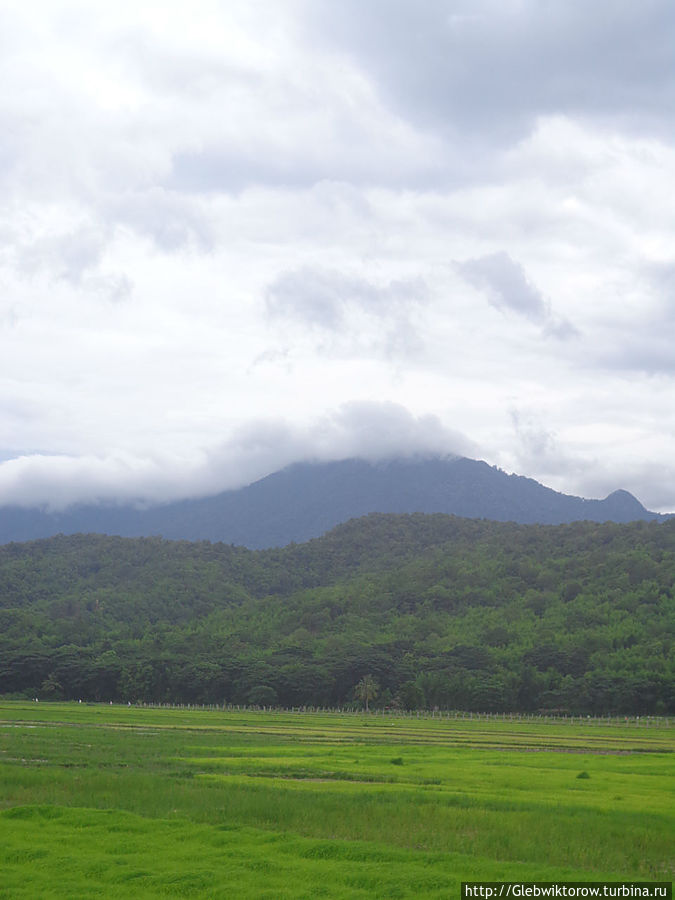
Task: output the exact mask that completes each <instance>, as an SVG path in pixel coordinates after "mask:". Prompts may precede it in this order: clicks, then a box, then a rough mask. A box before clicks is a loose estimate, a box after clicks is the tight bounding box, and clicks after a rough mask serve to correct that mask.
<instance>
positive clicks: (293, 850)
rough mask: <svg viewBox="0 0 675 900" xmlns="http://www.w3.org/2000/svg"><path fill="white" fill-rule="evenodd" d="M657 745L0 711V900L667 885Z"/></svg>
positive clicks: (515, 733) (666, 794) (331, 721)
mask: <svg viewBox="0 0 675 900" xmlns="http://www.w3.org/2000/svg"><path fill="white" fill-rule="evenodd" d="M674 747H675V728H673V726H672V725H670V726H664V725H661V726H657V725H650V726H645V725H641V726H639V727H638V726H637V725H636V724H635V723H634V722H633V723H632V724H613V725H603V724H598V723H597V722H593V721H591V722H588V723H581V724H579V723H575V724H556V725H554V724H550V723H549V724H544V723H542V724H540V723H536V722H518V721H494V720H493V721H488V722H485V721H480V722H477V721H468V720H464V721H462V720H448V719H440V720H439V719H404V718H400V719H398V718H392V717H379V716H368V717H366V716H354V715H344V716H340V715H328V714H301V713H293V714H288V713H287V714H284V713H269V712H268V713H265V712H259V713H255V712H222V711H208V710H169V709H144V708H135V707H131V708H128V707H109V706H88V705H85V704H47V703H40V704H34V703H32V704H30V703H19V702H2V703H0V873H1V879H0V898H5V897H25V898H31V900H32V898H36V897H40V898H43V897H44V898H50V897H54V898H56V897H62V898H73V897H78V898H79V897H125V898H126V897H147V898H153V897H170V896H176V897H208V898H228V900H230V898H235V900H238V898H249V897H250V898H314V897H327V898H343V897H344V898H357V897H363V898H365V897H381V898H397V897H438V898H441V897H457V898H458V897H459V885H460V882H461V881H463V880H472V879H483V880H494V881H501V880H534V879H539V880H549V881H552V880H562V879H566V880H578V881H583V880H622V879H634V880H661V881H662V880H669V879H671V878H672V877H673V867H674V865H675V862H674V857H675V852H674V851H675V848H674V846H673V834H675V803H674V802H673V801H674V798H673V773H674V771H675V765H674V763H675V756H673V749H674Z"/></svg>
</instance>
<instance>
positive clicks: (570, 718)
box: [118, 700, 675, 727]
mask: <svg viewBox="0 0 675 900" xmlns="http://www.w3.org/2000/svg"><path fill="white" fill-rule="evenodd" d="M118 705H130V706H133V707H136V708H139V707H140V708H143V709H187V710H191V711H193V710H194V711H197V710H206V711H209V710H210V711H213V712H247V713H276V714H285V715H292V714H294V713H295V714H307V713H311V714H312V715H325V716H338V715H339V716H345V715H352V716H355V717H356V716H368V718H391V719H438V720H439V721H440V720H443V719H444V720H460V721H461V720H465V721H483V722H490V721H492V722H541V723H542V724H543V723H546V722H549V723H560V724H575V723H576V724H580V723H582V722H585V723H586V724H590V725H637V726H644V727H654V726H655V727H670V726H672V725H674V724H675V718H674V717H672V716H626V715H624V716H621V715H618V716H617V715H606V716H588V715H585V716H583V715H571V714H570V715H564V714H551V713H517V712H510V713H497V712H475V711H462V710H443V709H412V710H406V709H371V710H369V711H368V712H366V711H365V710H364V709H359V708H357V707H353V706H343V707H340V706H336V707H326V706H291V707H283V706H247V705H245V704H237V703H224V704H222V705H220V704H217V703H152V702H146V701H140V700H139V701H136V702H135V703H132V704H118Z"/></svg>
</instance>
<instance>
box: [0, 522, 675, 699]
mask: <svg viewBox="0 0 675 900" xmlns="http://www.w3.org/2000/svg"><path fill="white" fill-rule="evenodd" d="M674 583H675V522H673V521H669V522H665V523H656V522H652V523H647V522H636V523H633V524H628V525H617V524H611V523H606V524H602V525H600V524H595V523H591V522H583V523H575V524H572V525H558V526H541V525H514V524H502V523H495V522H487V521H480V520H467V519H459V518H454V517H452V516H445V515H422V514H418V515H371V516H367V517H365V518H363V519H358V520H353V521H350V522H348V523H346V524H345V525H342V526H339V527H338V528H336V529H335V530H334V531H332V532H330V533H329V534H327V535H326V536H324V537H322V538H319V539H315V540H312V541H309V542H308V543H306V544H298V545H290V546H288V547H286V548H284V549H276V550H265V551H250V550H246V549H243V548H239V547H232V546H229V545H224V544H210V543H207V542H203V543H188V542H175V543H174V542H169V541H164V540H161V539H159V538H144V539H129V538H111V537H103V536H100V535H75V536H70V537H64V536H58V537H55V538H50V539H47V540H41V541H35V542H31V543H25V544H9V545H6V546H4V547H1V548H0V693H3V694H5V695H25V696H39V697H43V698H49V697H53V698H57V697H65V698H73V699H77V698H82V699H98V700H107V699H113V700H127V699H129V700H153V701H176V702H200V703H201V702H214V703H215V702H217V703H222V702H223V701H227V702H233V703H247V702H250V703H259V704H265V705H271V704H280V705H284V706H298V705H305V704H313V705H314V704H316V705H336V704H344V703H352V702H354V689H355V686H356V684H357V683H358V682H359V680H360V679H361V678H363V676H365V675H371V676H373V678H374V679H376V681H377V682H378V683H379V687H380V692H379V697H378V699H377V701H376V702H377V703H379V704H383V705H399V706H402V707H405V708H415V707H430V706H431V707H433V706H440V707H443V708H455V709H474V710H486V711H487V710H490V711H501V710H522V711H525V710H542V709H546V710H552V709H555V710H560V711H563V710H564V711H567V712H571V713H577V714H578V713H590V714H604V713H610V712H611V713H626V714H628V713H634V714H648V713H665V712H672V711H675V701H674V698H673V684H674V677H673V676H674V674H675V672H674V667H673V634H674V632H675V602H674V600H673V586H674Z"/></svg>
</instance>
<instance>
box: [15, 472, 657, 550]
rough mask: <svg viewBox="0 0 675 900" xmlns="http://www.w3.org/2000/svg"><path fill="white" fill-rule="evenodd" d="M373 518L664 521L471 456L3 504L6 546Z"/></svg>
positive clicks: (314, 532) (303, 531) (300, 531)
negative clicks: (187, 496)
mask: <svg viewBox="0 0 675 900" xmlns="http://www.w3.org/2000/svg"><path fill="white" fill-rule="evenodd" d="M372 512H378V513H416V512H421V513H446V514H452V515H456V516H462V517H465V518H470V519H492V520H495V521H500V522H508V521H512V522H517V523H520V524H547V525H557V524H563V523H567V522H574V521H584V520H590V521H596V522H605V521H611V522H618V523H625V522H632V521H637V520H645V521H649V520H654V519H661V518H664V517H662V516H660V515H658V514H657V513H653V512H650V511H649V510H647V509H645V507H644V506H643V505H642V504H641V503H640V502H639V501H638V500H636V498H635V497H633V496H632V495H631V494H629V493H628V492H627V491H623V490H619V491H615V492H614V493H612V494H610V495H609V496H608V497H607V498H605V499H604V500H586V499H583V498H581V497H574V496H569V495H567V494H561V493H558V492H557V491H554V490H552V489H551V488H547V487H545V486H544V485H542V484H539V483H538V482H537V481H534V480H533V479H531V478H525V477H523V476H519V475H507V474H506V473H505V472H503V471H501V470H500V469H497V468H495V467H493V466H489V465H488V464H487V463H485V462H481V461H477V460H472V459H466V458H462V457H460V458H453V459H395V460H389V461H386V462H379V463H371V462H367V461H365V460H361V459H349V460H342V461H339V462H328V463H297V464H295V465H292V466H289V467H288V468H286V469H283V470H282V471H280V472H275V473H274V474H272V475H268V476H267V477H265V478H262V479H260V480H259V481H256V482H254V483H253V484H250V485H248V486H246V487H243V488H240V489H238V490H231V491H225V492H223V493H219V494H217V495H215V496H212V497H206V498H200V499H193V500H181V501H177V502H173V503H167V504H162V505H159V506H154V507H151V508H149V509H138V508H136V507H134V506H133V505H126V506H122V505H119V506H113V505H104V504H100V505H78V506H73V507H71V508H69V509H67V510H64V511H63V512H48V511H45V510H39V509H23V508H20V507H17V506H4V507H0V542H1V543H8V542H10V541H25V540H33V539H36V538H43V537H50V536H52V535H55V534H59V533H62V534H75V533H101V534H109V535H120V536H122V537H142V536H156V535H161V536H163V537H165V538H169V539H174V540H192V541H194V540H210V541H223V542H225V543H231V544H237V545H242V546H246V547H250V548H253V549H261V548H265V547H281V546H285V545H287V544H289V543H292V542H301V541H305V540H309V539H310V538H313V537H318V536H319V535H321V534H324V533H325V532H326V531H328V530H329V529H330V528H333V527H334V526H335V525H338V524H340V523H341V522H346V521H347V520H349V519H352V518H356V517H359V516H363V515H366V514H368V513H372Z"/></svg>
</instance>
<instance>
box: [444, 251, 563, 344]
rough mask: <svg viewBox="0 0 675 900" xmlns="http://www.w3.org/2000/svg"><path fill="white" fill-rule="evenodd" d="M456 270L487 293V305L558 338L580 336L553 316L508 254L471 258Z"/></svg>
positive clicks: (474, 285)
mask: <svg viewBox="0 0 675 900" xmlns="http://www.w3.org/2000/svg"><path fill="white" fill-rule="evenodd" d="M455 268H456V270H457V272H458V273H459V274H460V275H461V276H462V278H464V280H465V281H467V282H468V283H469V284H471V285H473V287H475V288H478V290H480V291H483V292H484V293H486V294H487V299H488V303H489V304H490V305H491V306H494V307H495V308H496V309H499V310H502V311H507V312H512V313H515V314H516V315H519V316H523V317H524V318H526V319H529V321H530V322H534V323H535V324H537V325H541V326H542V327H543V330H544V333H545V334H547V335H551V336H553V337H556V338H562V339H564V338H568V337H573V336H574V335H576V334H578V332H577V330H576V329H575V328H574V326H573V325H572V324H571V323H570V322H567V321H566V320H564V319H559V318H558V317H557V316H555V315H554V313H553V312H552V310H551V304H550V303H549V301H548V300H546V299H545V298H544V297H543V296H542V294H541V292H540V291H539V290H538V289H537V288H536V287H535V286H534V285H533V284H532V283H531V282H530V281H529V280H528V278H527V276H526V274H525V270H524V269H523V267H522V266H521V265H520V264H519V263H517V262H515V261H514V260H513V259H511V257H510V256H509V255H508V253H503V252H502V253H491V254H489V255H487V256H481V257H479V258H478V259H469V260H466V261H465V262H461V263H456V264H455Z"/></svg>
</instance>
